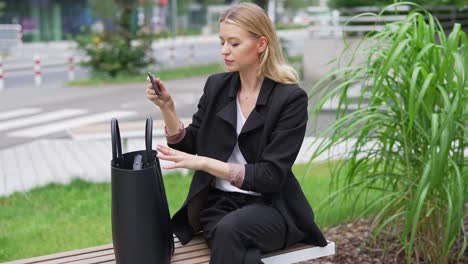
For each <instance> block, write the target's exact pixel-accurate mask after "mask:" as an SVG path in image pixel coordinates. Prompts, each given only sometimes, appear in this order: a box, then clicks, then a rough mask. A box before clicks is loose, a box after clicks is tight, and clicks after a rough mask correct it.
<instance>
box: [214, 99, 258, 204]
mask: <svg viewBox="0 0 468 264" xmlns="http://www.w3.org/2000/svg"><path fill="white" fill-rule="evenodd" d="M236 105H237V124H236V134H237V136H238V137H239V134H240V132H241V131H242V127H243V126H244V124H245V121H246V118H245V117H244V115H243V114H242V111H241V108H240V104H239V98H238V97H237V96H236ZM227 162H228V163H239V164H247V161H246V160H245V158H244V155H242V152H241V151H240V149H239V143H238V142H236V145H235V146H234V149H233V150H232V154H231V156H229V158H228V160H227ZM215 187H216V188H217V189H220V190H222V191H225V192H240V193H247V194H251V195H261V194H260V193H257V192H250V191H245V190H242V189H239V188H237V187H236V186H234V185H232V184H231V183H230V182H229V181H226V180H224V179H221V178H218V177H216V185H215Z"/></svg>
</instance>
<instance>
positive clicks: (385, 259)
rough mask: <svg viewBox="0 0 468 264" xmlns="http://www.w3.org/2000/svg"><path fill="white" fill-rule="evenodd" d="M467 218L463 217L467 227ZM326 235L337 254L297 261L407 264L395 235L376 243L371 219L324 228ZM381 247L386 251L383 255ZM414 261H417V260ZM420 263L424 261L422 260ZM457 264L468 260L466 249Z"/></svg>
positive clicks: (304, 263)
mask: <svg viewBox="0 0 468 264" xmlns="http://www.w3.org/2000/svg"><path fill="white" fill-rule="evenodd" d="M467 224H468V219H465V227H467ZM324 235H325V237H326V238H327V239H328V240H330V241H334V242H335V245H336V249H335V251H336V253H335V255H333V256H328V257H323V258H320V259H316V260H309V261H304V262H300V264H332V263H333V264H335V263H337V264H356V263H359V264H374V263H398V264H400V263H406V261H405V253H404V251H403V250H401V247H400V245H399V244H398V241H397V240H396V239H397V238H396V236H395V237H390V238H389V241H390V242H389V243H388V242H387V243H386V244H385V245H384V243H379V242H375V241H374V240H373V237H372V233H371V221H369V220H358V221H356V222H354V223H349V224H344V225H340V226H336V227H333V228H330V229H328V230H326V231H324ZM384 246H386V247H387V250H386V253H385V255H384V256H382V252H383V250H382V249H383V248H384ZM413 263H417V262H416V260H414V261H413ZM419 263H421V264H423V263H424V262H423V261H420V262H419ZM458 263H468V252H467V253H466V254H465V257H464V259H462V260H461V262H458Z"/></svg>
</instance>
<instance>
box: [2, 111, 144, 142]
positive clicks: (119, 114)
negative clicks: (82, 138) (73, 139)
mask: <svg viewBox="0 0 468 264" xmlns="http://www.w3.org/2000/svg"><path fill="white" fill-rule="evenodd" d="M135 114H136V112H134V111H109V112H104V113H99V114H94V115H87V116H84V117H78V118H74V119H69V120H66V121H62V122H55V123H51V124H47V125H42V126H36V127H31V128H26V129H22V130H17V131H13V132H10V133H8V134H7V136H9V137H22V138H35V137H40V136H44V135H48V134H53V133H56V132H60V131H63V130H66V129H70V128H74V127H79V126H82V125H87V124H93V123H99V122H103V121H109V122H110V120H111V119H112V118H113V117H115V118H123V117H129V116H133V115H135Z"/></svg>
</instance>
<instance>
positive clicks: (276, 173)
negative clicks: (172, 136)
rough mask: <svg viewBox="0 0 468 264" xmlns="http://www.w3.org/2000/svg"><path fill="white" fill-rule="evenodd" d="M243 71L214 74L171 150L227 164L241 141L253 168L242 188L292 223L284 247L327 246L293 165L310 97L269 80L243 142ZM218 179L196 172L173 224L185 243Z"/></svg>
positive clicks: (296, 88)
mask: <svg viewBox="0 0 468 264" xmlns="http://www.w3.org/2000/svg"><path fill="white" fill-rule="evenodd" d="M239 87H240V77H239V73H238V72H228V73H219V74H215V75H212V76H210V77H209V78H208V79H207V81H206V84H205V88H204V90H203V95H202V97H201V98H200V102H199V103H198V111H197V112H196V113H195V114H194V115H193V119H192V123H191V124H190V125H189V126H187V128H186V134H185V137H184V138H183V139H182V141H181V142H179V143H177V144H169V146H170V147H172V148H175V149H178V150H181V151H184V152H188V153H191V154H198V155H201V156H206V157H211V158H214V159H218V160H221V161H226V160H227V159H228V158H229V156H230V155H231V153H232V150H233V149H234V146H235V144H236V141H237V140H238V141H239V148H240V151H241V152H242V154H243V155H244V157H245V159H246V161H247V163H248V164H246V165H245V178H244V182H243V185H242V186H241V189H243V190H247V191H254V192H259V193H262V194H263V195H264V196H266V197H267V198H269V199H271V201H272V204H273V206H274V207H275V208H277V209H278V211H279V212H280V213H281V215H282V216H283V217H284V219H285V221H286V223H287V228H288V232H287V236H286V241H285V245H284V246H285V247H287V246H289V245H291V244H293V243H296V242H298V241H302V242H305V243H309V244H314V245H318V246H326V245H327V241H326V240H325V238H324V236H323V235H322V233H321V232H320V230H319V228H318V227H317V226H316V224H315V222H314V214H313V212H312V208H311V207H310V205H309V203H308V201H307V200H306V198H305V196H304V193H303V192H302V190H301V187H300V186H299V183H298V182H297V180H296V177H295V176H294V175H293V173H292V170H291V167H292V165H293V163H294V161H295V159H296V157H297V154H298V153H299V149H300V148H301V144H302V141H303V139H304V135H305V131H306V124H307V117H308V113H307V102H308V97H307V94H306V93H305V92H304V90H302V89H301V88H299V86H298V85H297V84H281V83H277V82H275V81H273V80H271V79H269V78H265V79H264V81H263V83H262V87H261V89H260V94H259V96H258V99H257V103H256V106H255V108H254V109H253V110H252V112H251V113H250V115H249V116H248V118H247V120H246V122H245V124H244V126H243V128H242V131H241V133H240V134H239V138H237V135H236V124H237V123H236V118H237V108H236V95H237V89H238V88H239ZM214 179H215V177H214V176H212V175H210V174H208V173H207V172H204V171H196V172H195V174H194V176H193V179H192V183H191V185H190V190H189V193H188V195H187V199H186V200H185V202H184V204H183V206H182V208H181V209H179V211H177V213H176V214H175V215H174V216H173V218H172V220H171V222H172V225H173V232H174V234H175V235H176V236H177V237H178V238H179V239H180V241H181V243H182V244H186V243H187V242H189V241H190V240H191V238H192V236H193V234H194V233H196V232H198V231H199V230H200V229H201V226H200V221H199V213H200V210H201V209H202V208H203V205H204V202H205V201H206V197H207V194H208V190H209V188H208V187H209V185H210V184H212V181H213V180H214Z"/></svg>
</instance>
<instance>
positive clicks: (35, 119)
mask: <svg viewBox="0 0 468 264" xmlns="http://www.w3.org/2000/svg"><path fill="white" fill-rule="evenodd" d="M87 112H88V111H87V110H85V109H61V110H57V111H53V112H49V113H43V114H39V115H34V116H28V117H25V118H21V119H14V120H10V121H4V122H0V131H5V130H8V129H13V128H19V127H24V126H31V125H34V124H40V123H44V122H48V121H52V120H57V119H65V118H67V117H72V116H76V115H81V114H85V113H87Z"/></svg>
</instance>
